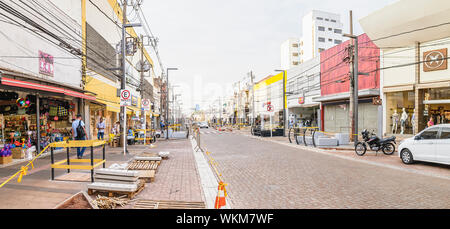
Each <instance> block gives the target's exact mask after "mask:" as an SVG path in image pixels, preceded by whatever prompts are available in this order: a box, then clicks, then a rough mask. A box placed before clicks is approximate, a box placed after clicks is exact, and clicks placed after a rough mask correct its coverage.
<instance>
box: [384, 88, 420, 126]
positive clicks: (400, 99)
mask: <svg viewBox="0 0 450 229" xmlns="http://www.w3.org/2000/svg"><path fill="white" fill-rule="evenodd" d="M414 94H415V93H414V90H408V91H397V92H390V93H386V94H385V96H384V98H385V103H386V105H385V106H386V108H385V112H386V117H387V119H386V122H385V130H387V132H385V133H388V134H413V131H414V107H415V101H414V97H415V96H414Z"/></svg>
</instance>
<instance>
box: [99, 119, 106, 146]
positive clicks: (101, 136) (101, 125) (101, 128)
mask: <svg viewBox="0 0 450 229" xmlns="http://www.w3.org/2000/svg"><path fill="white" fill-rule="evenodd" d="M105 128H106V124H105V121H104V120H103V117H101V118H100V122H99V123H97V130H98V131H97V139H98V140H103V139H104V137H105Z"/></svg>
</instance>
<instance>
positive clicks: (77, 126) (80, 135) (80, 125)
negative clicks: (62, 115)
mask: <svg viewBox="0 0 450 229" xmlns="http://www.w3.org/2000/svg"><path fill="white" fill-rule="evenodd" d="M72 135H73V138H74V139H75V140H87V139H88V136H87V133H86V128H85V125H84V122H83V120H81V114H77V119H75V121H73V122H72ZM84 150H86V147H77V158H78V159H82V158H83V154H84Z"/></svg>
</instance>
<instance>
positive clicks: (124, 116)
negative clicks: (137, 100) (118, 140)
mask: <svg viewBox="0 0 450 229" xmlns="http://www.w3.org/2000/svg"><path fill="white" fill-rule="evenodd" d="M127 5H128V1H127V0H124V1H123V9H122V82H121V84H120V88H121V89H122V90H124V89H125V88H126V77H127V73H126V58H127V49H126V27H125V25H126V24H127ZM120 113H121V117H122V120H121V121H122V128H123V132H122V141H123V154H124V155H125V154H127V153H128V150H127V135H126V133H127V107H126V106H121V107H120Z"/></svg>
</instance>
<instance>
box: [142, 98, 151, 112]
mask: <svg viewBox="0 0 450 229" xmlns="http://www.w3.org/2000/svg"><path fill="white" fill-rule="evenodd" d="M141 109H142V110H143V111H150V99H143V100H142V102H141Z"/></svg>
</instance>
